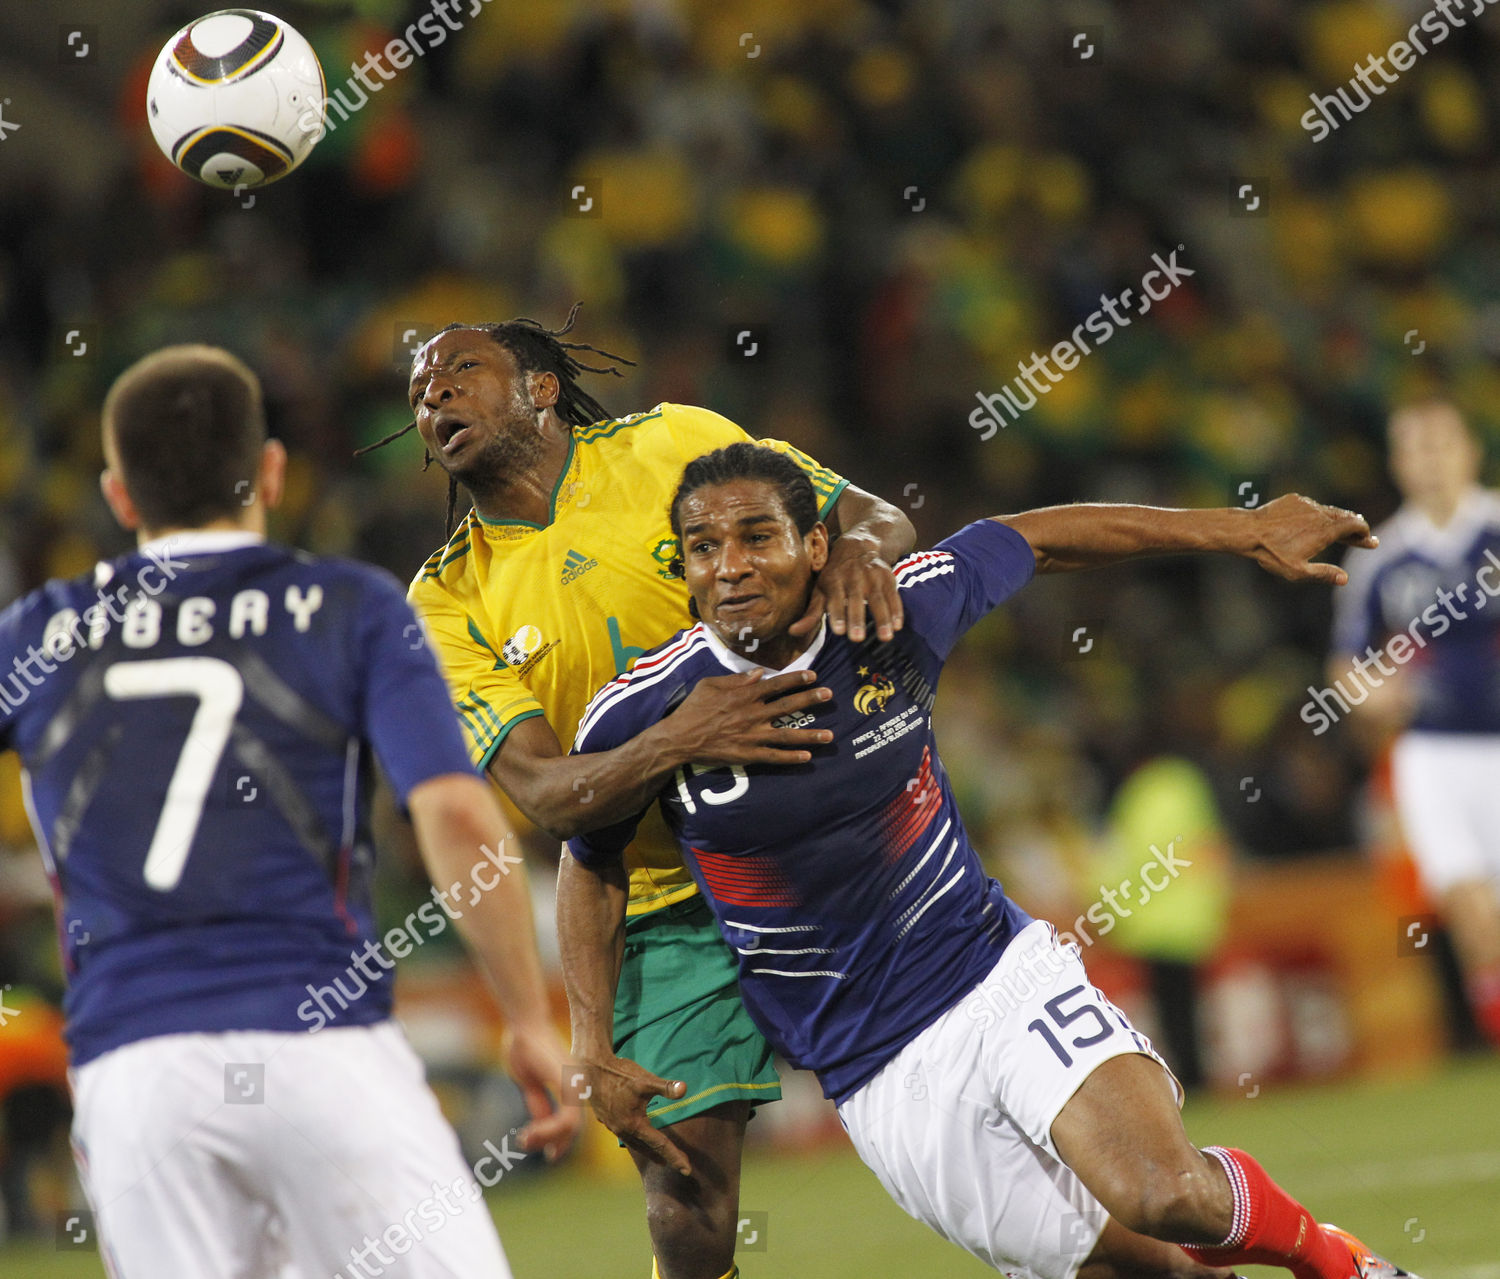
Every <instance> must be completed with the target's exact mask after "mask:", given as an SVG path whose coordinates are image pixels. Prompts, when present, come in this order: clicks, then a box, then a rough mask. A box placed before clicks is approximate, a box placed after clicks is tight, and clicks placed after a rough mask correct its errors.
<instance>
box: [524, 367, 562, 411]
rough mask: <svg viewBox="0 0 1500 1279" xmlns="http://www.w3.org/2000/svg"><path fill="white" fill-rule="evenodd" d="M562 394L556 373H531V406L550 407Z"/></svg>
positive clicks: (538, 407) (537, 407)
mask: <svg viewBox="0 0 1500 1279" xmlns="http://www.w3.org/2000/svg"><path fill="white" fill-rule="evenodd" d="M560 394H562V386H561V384H560V383H559V382H558V380H557V374H556V373H533V374H532V375H531V407H532V408H534V409H538V410H540V409H550V408H551V407H552V406H553V405H554V404H556V403H557V397H558V396H559V395H560Z"/></svg>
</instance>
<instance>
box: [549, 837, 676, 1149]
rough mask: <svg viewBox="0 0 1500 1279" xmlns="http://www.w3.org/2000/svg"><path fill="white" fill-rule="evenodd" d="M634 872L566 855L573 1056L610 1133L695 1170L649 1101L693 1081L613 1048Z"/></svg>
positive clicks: (562, 918)
mask: <svg viewBox="0 0 1500 1279" xmlns="http://www.w3.org/2000/svg"><path fill="white" fill-rule="evenodd" d="M627 891H628V883H627V877H626V873H625V868H624V865H623V864H622V863H615V864H614V865H612V866H609V867H607V868H601V869H599V870H593V869H590V868H589V867H586V866H582V865H580V864H579V863H578V862H577V861H576V860H575V859H573V858H572V857H568V856H566V855H564V857H563V859H562V865H561V866H560V867H559V869H558V878H557V933H558V943H559V946H560V948H561V951H562V969H563V982H564V984H565V985H566V986H567V990H568V1008H569V1009H570V1011H571V1016H572V1021H573V1059H574V1061H575V1063H576V1064H577V1065H578V1067H580V1068H581V1070H582V1071H583V1074H584V1077H585V1079H586V1081H587V1085H588V1087H589V1089H590V1090H591V1091H590V1093H589V1102H590V1104H591V1105H592V1106H593V1107H594V1113H595V1114H596V1115H598V1116H599V1122H600V1123H602V1124H603V1125H604V1126H605V1127H606V1128H608V1129H609V1130H610V1132H612V1133H614V1134H615V1136H616V1137H618V1138H619V1139H620V1140H621V1141H623V1142H624V1143H625V1144H626V1145H627V1146H628V1147H630V1148H631V1149H632V1150H635V1151H638V1152H640V1153H642V1154H645V1155H647V1156H649V1157H651V1158H653V1159H658V1160H660V1161H661V1162H662V1163H665V1164H667V1165H668V1166H669V1167H671V1168H673V1169H675V1170H676V1171H677V1172H680V1173H681V1174H682V1175H683V1176H684V1177H686V1176H689V1175H690V1174H691V1172H692V1167H691V1165H690V1164H689V1162H688V1159H687V1156H686V1155H685V1154H684V1153H683V1151H682V1149H681V1147H679V1146H678V1145H676V1144H675V1143H674V1142H673V1141H672V1140H671V1139H670V1138H669V1137H668V1136H667V1134H666V1133H663V1132H659V1131H657V1129H656V1128H654V1127H652V1124H651V1121H650V1119H648V1118H647V1117H646V1106H647V1104H648V1103H649V1102H650V1100H651V1098H653V1097H656V1096H662V1097H671V1098H674V1099H675V1098H678V1097H681V1096H682V1094H683V1092H684V1091H685V1090H686V1088H687V1085H686V1084H685V1083H684V1082H683V1081H682V1080H680V1079H674V1080H667V1079H662V1078H660V1077H659V1076H657V1075H653V1074H652V1073H651V1072H650V1071H649V1070H645V1069H644V1068H642V1067H641V1066H639V1065H637V1064H636V1063H635V1062H633V1061H631V1060H630V1059H629V1058H626V1057H617V1056H616V1055H615V1050H614V1038H613V1025H614V1014H615V987H616V985H617V984H618V982H619V979H620V959H621V956H622V955H623V953H624V948H625V898H626V893H627Z"/></svg>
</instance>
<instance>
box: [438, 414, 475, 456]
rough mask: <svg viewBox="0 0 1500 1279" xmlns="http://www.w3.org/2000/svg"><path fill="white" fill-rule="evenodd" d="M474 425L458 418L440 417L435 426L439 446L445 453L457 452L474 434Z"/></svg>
mask: <svg viewBox="0 0 1500 1279" xmlns="http://www.w3.org/2000/svg"><path fill="white" fill-rule="evenodd" d="M473 429H474V428H473V427H471V426H470V425H469V424H468V423H467V422H463V421H460V420H459V419H458V418H439V419H438V420H437V422H436V423H435V424H434V426H433V433H434V435H435V436H436V437H437V443H438V448H440V449H442V451H443V452H444V453H450V454H451V453H456V452H458V450H459V449H461V448H462V447H463V446H464V443H465V441H466V440H467V439H468V438H469V436H470V435H471V434H473Z"/></svg>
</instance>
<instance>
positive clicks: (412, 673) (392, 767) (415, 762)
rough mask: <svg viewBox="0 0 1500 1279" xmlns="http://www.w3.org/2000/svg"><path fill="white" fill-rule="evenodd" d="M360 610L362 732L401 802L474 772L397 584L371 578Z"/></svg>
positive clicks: (439, 678) (433, 662) (432, 659)
mask: <svg viewBox="0 0 1500 1279" xmlns="http://www.w3.org/2000/svg"><path fill="white" fill-rule="evenodd" d="M362 595H363V608H362V609H361V611H360V619H359V623H358V625H359V639H360V649H359V651H360V677H361V680H362V689H363V703H364V709H363V715H362V719H361V724H360V731H361V734H362V735H363V737H364V739H365V740H366V741H367V742H369V743H370V745H371V746H372V747H373V748H374V750H375V756H376V758H377V759H378V760H379V761H380V767H381V768H382V769H383V770H384V771H385V775H386V777H387V778H389V779H390V783H391V785H392V786H393V787H394V788H395V791H396V794H397V796H398V797H399V798H400V800H401V803H402V804H403V805H404V804H405V803H406V797H407V795H408V794H410V792H411V790H412V787H414V786H416V785H418V784H419V783H421V782H425V781H428V780H429V779H431V778H433V777H441V776H443V775H444V774H447V773H473V772H474V765H473V764H472V763H470V761H469V752H468V751H467V750H466V749H465V747H464V742H463V736H462V734H461V733H460V731H459V724H458V716H457V715H456V714H455V712H454V710H453V703H452V702H451V701H450V700H449V698H448V685H447V683H446V682H445V681H444V680H443V676H442V673H441V672H440V671H439V670H438V665H437V659H436V658H435V657H434V656H433V654H432V647H431V645H430V644H429V642H428V639H427V632H426V631H425V630H424V629H423V627H422V625H421V623H420V622H418V621H417V615H416V614H415V613H413V612H412V609H411V605H410V604H408V603H407V602H406V597H405V596H404V595H403V594H402V592H401V588H400V586H398V585H397V583H396V579H395V578H390V579H389V580H387V578H386V575H384V574H380V575H378V576H377V575H375V574H371V575H370V578H369V581H368V583H367V584H366V588H365V590H364V591H363V592H362Z"/></svg>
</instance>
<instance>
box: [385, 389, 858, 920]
mask: <svg viewBox="0 0 1500 1279" xmlns="http://www.w3.org/2000/svg"><path fill="white" fill-rule="evenodd" d="M750 438H751V437H750V436H749V435H747V434H746V433H745V432H744V431H743V430H741V429H740V428H739V427H738V426H736V425H735V424H734V423H733V422H731V421H729V420H728V419H727V418H724V417H720V416H719V415H718V414H717V413H712V412H709V411H708V410H707V409H699V408H691V407H688V406H686V405H682V404H659V405H657V406H656V408H654V409H652V410H651V411H650V412H649V413H635V414H632V415H631V416H630V417H623V418H618V419H616V420H614V421H609V422H596V423H595V424H594V425H592V426H583V427H574V428H573V431H572V437H571V440H570V442H569V445H568V455H567V459H566V460H565V462H564V463H563V468H562V474H561V476H560V477H559V479H558V482H557V486H556V488H554V489H553V492H552V500H551V510H550V518H549V520H548V522H547V523H546V524H545V525H537V524H531V523H528V522H527V521H525V520H501V521H492V520H486V519H484V518H482V517H481V516H480V515H479V514H478V512H476V511H470V512H469V514H468V516H467V518H465V520H464V521H463V523H462V524H460V525H459V527H458V530H457V531H456V532H455V533H454V534H453V536H452V537H451V538H450V539H449V540H448V543H447V545H446V546H444V547H443V548H442V549H441V550H440V551H438V552H437V553H436V554H434V555H433V556H432V557H431V558H430V559H429V560H428V561H427V563H426V564H424V565H423V566H422V570H421V572H420V573H418V574H417V577H416V579H415V580H414V581H413V582H412V584H411V589H410V591H409V592H408V595H409V598H410V599H411V602H412V605H413V607H415V608H416V610H417V612H418V613H419V614H420V615H421V617H422V620H423V622H424V623H425V624H426V627H427V630H428V633H429V634H430V636H431V637H432V642H433V643H434V645H435V646H436V647H437V651H438V657H439V659H440V661H441V663H442V666H443V669H444V672H445V673H446V675H447V677H448V683H449V686H450V688H451V689H452V691H453V699H454V704H455V705H456V706H457V708H458V714H459V718H460V720H461V721H462V723H463V726H464V729H465V731H466V734H467V741H468V744H469V753H470V755H471V757H472V758H473V760H474V762H475V764H477V765H478V766H479V767H480V768H481V769H483V768H485V767H486V766H487V765H488V764H489V761H490V759H491V758H492V757H493V756H494V754H495V752H496V751H497V750H499V748H500V745H501V743H502V742H504V740H505V737H506V734H508V733H509V732H510V730H511V729H512V728H514V727H515V726H516V725H517V724H519V723H520V722H521V721H522V720H525V719H530V718H532V717H533V716H536V715H545V716H546V717H547V721H548V723H550V724H551V725H552V728H553V730H554V731H555V732H556V733H557V736H558V740H559V741H561V742H562V744H563V745H564V747H567V746H570V745H571V744H572V741H573V735H574V733H575V731H576V730H577V727H578V720H579V718H580V717H581V716H582V715H583V711H584V708H585V707H586V706H587V705H588V703H589V699H590V698H592V697H593V695H594V693H595V692H597V691H598V689H599V688H600V687H601V686H602V685H604V684H606V683H608V682H609V681H610V680H612V679H614V677H615V676H616V675H619V674H620V673H621V672H623V671H624V670H625V669H626V668H627V667H628V666H629V665H630V663H631V662H632V661H634V659H635V658H637V657H639V656H640V655H641V654H642V653H644V652H646V651H647V650H649V649H652V648H655V647H656V646H657V645H658V644H660V643H661V642H662V641H663V640H666V639H667V638H669V637H670V636H671V635H673V634H674V633H675V632H677V631H679V630H681V629H682V628H683V627H684V626H687V625H689V624H690V622H691V620H692V619H691V618H690V617H689V615H688V611H687V606H688V592H687V587H686V585H685V584H684V583H683V581H682V579H681V578H678V577H674V576H672V574H671V571H670V570H669V568H668V566H669V565H670V563H671V562H672V560H673V558H674V557H675V556H676V555H677V553H678V550H677V539H676V538H674V537H673V536H672V529H671V526H670V524H669V523H668V519H667V505H668V503H669V502H670V501H671V498H672V494H673V493H675V492H676V490H677V485H678V483H679V482H680V481H681V479H682V472H683V469H684V468H685V467H686V466H687V464H688V463H689V462H691V461H692V460H693V459H694V458H696V457H700V456H702V455H703V454H704V453H708V452H711V451H712V450H714V449H717V448H722V447H723V446H725V445H726V444H734V443H737V442H739V441H743V440H749V439H750ZM759 443H761V444H764V445H766V446H768V447H770V448H774V449H776V450H778V451H779V452H782V453H785V454H787V455H788V456H790V457H791V458H792V459H793V460H794V461H796V462H797V464H798V465H799V466H801V467H802V468H803V470H804V471H806V472H807V475H808V478H809V479H811V480H812V483H813V487H814V488H815V489H816V490H817V493H818V499H819V503H820V505H819V513H820V514H821V515H822V516H824V517H825V518H826V517H827V515H828V513H829V512H830V511H831V510H832V508H833V505H834V503H835V502H837V501H838V497H839V494H840V493H842V492H843V490H844V487H845V485H846V483H847V481H846V480H844V479H842V478H841V477H840V476H838V475H835V474H834V473H833V472H832V471H830V470H827V469H826V468H824V467H821V466H819V465H818V464H817V463H816V462H814V461H813V460H812V459H811V458H810V457H808V456H807V455H806V454H805V453H802V452H800V451H799V450H797V449H795V448H793V447H792V446H791V445H790V444H787V443H784V442H783V441H780V440H761V441H759ZM626 866H627V867H628V869H629V871H630V901H629V904H628V906H627V908H626V909H627V913H629V914H631V915H639V914H644V913H646V912H647V911H651V910H656V909H658V908H660V907H662V906H666V905H669V904H670V903H672V902H675V901H679V900H681V899H682V898H684V897H688V896H690V895H691V894H693V893H695V892H696V891H697V888H696V886H695V885H694V884H693V881H692V878H691V876H690V875H689V874H688V872H687V869H686V867H684V866H683V864H682V859H681V857H679V856H678V854H677V850H676V847H675V845H674V844H673V842H672V840H671V837H670V835H668V833H667V831H666V828H665V826H663V825H661V824H660V822H659V821H653V822H652V823H651V825H650V826H649V827H648V826H647V825H646V824H643V825H642V828H641V834H640V835H639V836H638V837H637V839H636V841H635V843H634V844H632V845H631V847H630V849H629V850H627V852H626Z"/></svg>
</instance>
